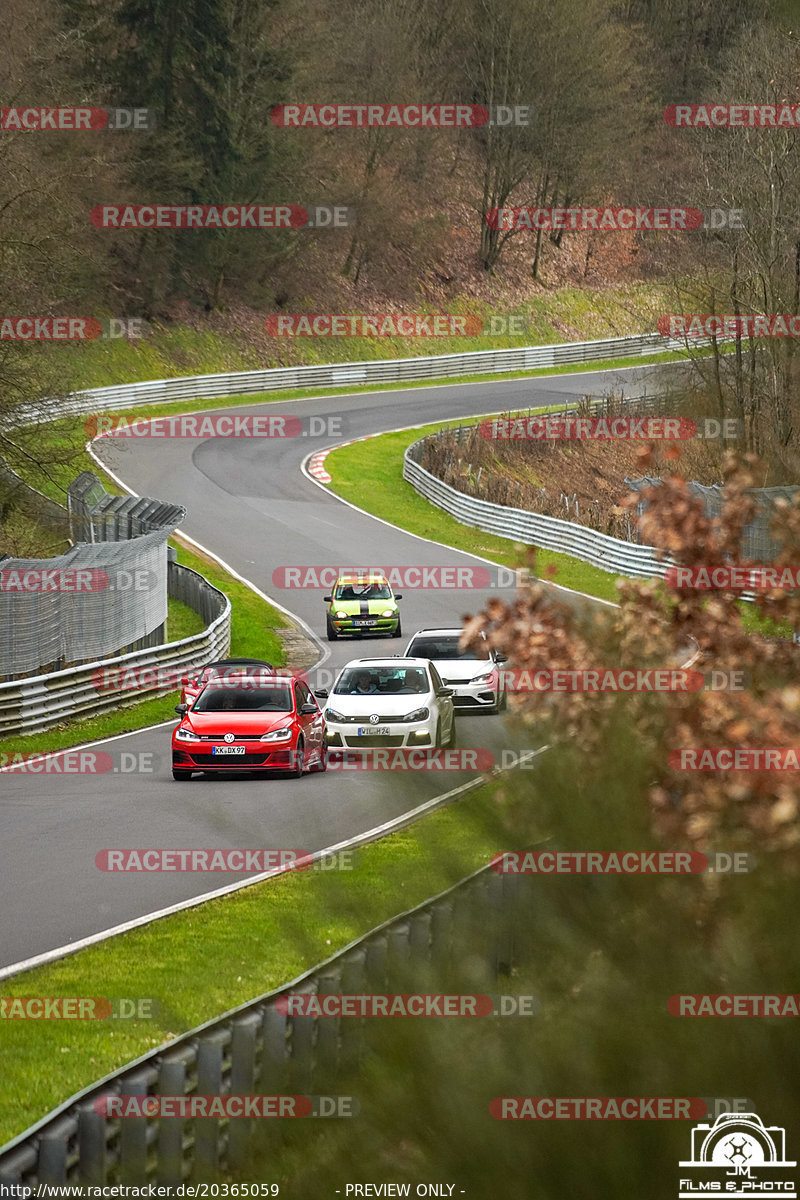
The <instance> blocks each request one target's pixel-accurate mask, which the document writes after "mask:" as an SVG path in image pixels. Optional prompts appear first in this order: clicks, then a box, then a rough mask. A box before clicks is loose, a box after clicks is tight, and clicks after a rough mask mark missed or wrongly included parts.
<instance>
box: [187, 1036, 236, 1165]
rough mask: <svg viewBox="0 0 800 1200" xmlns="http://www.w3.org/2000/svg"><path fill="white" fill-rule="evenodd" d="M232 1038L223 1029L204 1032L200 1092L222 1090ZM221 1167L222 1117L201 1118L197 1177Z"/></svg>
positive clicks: (199, 1057) (210, 1093)
mask: <svg viewBox="0 0 800 1200" xmlns="http://www.w3.org/2000/svg"><path fill="white" fill-rule="evenodd" d="M229 1038H230V1034H229V1033H228V1032H226V1031H225V1030H223V1029H220V1030H211V1031H209V1032H208V1033H205V1034H203V1036H202V1037H201V1039H200V1044H199V1045H198V1047H197V1093H196V1094H197V1095H198V1096H219V1095H221V1093H222V1053H223V1049H224V1047H225V1045H226V1043H227V1042H228V1040H229ZM218 1167H219V1120H218V1118H217V1117H201V1118H199V1119H197V1120H195V1122H194V1177H195V1179H205V1178H207V1177H208V1176H209V1175H214V1174H215V1173H216V1171H217V1169H218Z"/></svg>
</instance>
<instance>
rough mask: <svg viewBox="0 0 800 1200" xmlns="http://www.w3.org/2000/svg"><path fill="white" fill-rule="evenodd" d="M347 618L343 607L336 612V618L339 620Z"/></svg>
mask: <svg viewBox="0 0 800 1200" xmlns="http://www.w3.org/2000/svg"><path fill="white" fill-rule="evenodd" d="M346 619H347V613H346V612H344V611H343V610H342V609H341V608H340V609H338V610H337V612H336V620H337V621H345V620H346Z"/></svg>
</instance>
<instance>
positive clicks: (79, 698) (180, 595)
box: [0, 562, 231, 737]
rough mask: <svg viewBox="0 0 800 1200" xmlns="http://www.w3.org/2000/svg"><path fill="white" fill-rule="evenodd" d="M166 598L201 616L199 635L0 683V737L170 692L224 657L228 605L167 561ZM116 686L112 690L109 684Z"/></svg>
mask: <svg viewBox="0 0 800 1200" xmlns="http://www.w3.org/2000/svg"><path fill="white" fill-rule="evenodd" d="M167 587H168V592H169V595H170V596H172V597H174V598H175V599H177V600H182V601H183V603H184V604H188V605H189V607H190V608H193V609H194V610H195V612H198V613H200V615H201V616H202V617H203V620H204V621H205V622H206V625H207V627H206V628H205V629H204V630H202V631H201V632H200V633H196V634H193V635H192V636H191V637H188V638H183V639H181V640H180V641H178V642H168V643H165V644H163V645H160V646H152V647H145V648H144V649H142V650H135V651H133V652H132V653H130V654H122V655H118V656H117V657H115V658H105V659H100V660H98V661H96V662H92V663H85V664H83V665H81V666H79V667H70V668H67V669H66V670H63V671H55V672H52V673H50V674H47V675H35V676H31V677H27V678H25V679H18V680H14V681H12V682H11V683H0V737H8V736H13V735H15V734H25V733H35V732H38V731H40V730H44V729H50V728H52V727H53V726H54V725H58V724H60V723H61V722H62V721H66V720H70V719H74V718H76V717H87V716H91V715H94V714H96V713H102V712H111V711H113V710H115V709H118V708H119V707H120V705H121V704H127V703H132V702H133V701H135V700H140V699H142V698H143V697H146V696H156V695H163V694H166V693H167V692H170V691H174V690H175V688H176V687H177V686H178V685H177V682H176V681H177V679H178V678H179V677H180V675H181V674H184V673H188V672H190V671H191V670H192V669H194V668H196V667H197V668H199V667H201V666H203V665H204V664H205V663H207V662H211V661H213V660H214V659H217V658H224V657H225V655H226V654H227V653H228V651H229V649H230V644H231V602H230V600H229V599H228V597H227V596H226V595H225V594H224V593H223V592H221V591H219V589H218V588H215V587H214V586H213V584H210V583H209V582H208V580H206V579H204V578H203V576H202V575H199V574H198V573H197V572H196V571H193V570H191V568H190V567H184V566H182V565H181V564H179V563H176V562H170V563H169V566H168V574H167ZM115 682H116V683H118V684H119V685H120V686H113V684H114V683H115Z"/></svg>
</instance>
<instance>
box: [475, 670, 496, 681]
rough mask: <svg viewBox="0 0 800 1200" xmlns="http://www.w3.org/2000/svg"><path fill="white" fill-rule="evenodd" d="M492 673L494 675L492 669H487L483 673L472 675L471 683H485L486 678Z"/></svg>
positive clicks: (490, 676)
mask: <svg viewBox="0 0 800 1200" xmlns="http://www.w3.org/2000/svg"><path fill="white" fill-rule="evenodd" d="M493 675H494V671H487V672H486V674H485V675H474V676H473V679H472V682H473V683H485V682H486V680H487V679H491V678H492V676H493Z"/></svg>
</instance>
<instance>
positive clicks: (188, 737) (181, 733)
mask: <svg viewBox="0 0 800 1200" xmlns="http://www.w3.org/2000/svg"><path fill="white" fill-rule="evenodd" d="M175 737H176V738H177V739H178V741H179V742H199V741H200V735H199V733H195V731H194V730H193V729H176V731H175Z"/></svg>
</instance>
